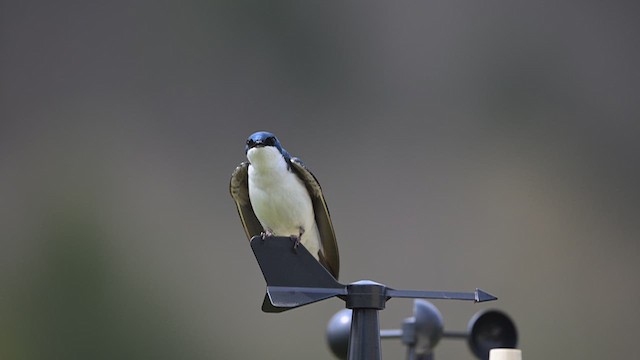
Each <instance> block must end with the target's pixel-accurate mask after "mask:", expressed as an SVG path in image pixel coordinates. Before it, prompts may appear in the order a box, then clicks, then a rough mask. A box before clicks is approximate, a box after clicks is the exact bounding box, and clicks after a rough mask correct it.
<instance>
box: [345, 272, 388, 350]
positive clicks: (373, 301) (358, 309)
mask: <svg viewBox="0 0 640 360" xmlns="http://www.w3.org/2000/svg"><path fill="white" fill-rule="evenodd" d="M386 291H387V287H386V286H384V285H382V284H378V283H376V282H373V281H369V280H362V281H357V282H355V283H352V284H349V285H347V295H346V296H344V300H345V302H346V307H347V308H348V309H351V310H353V313H352V318H351V334H350V336H349V360H369V359H371V360H380V359H382V352H381V349H380V321H379V320H378V310H382V309H384V306H385V303H386V301H387V296H386Z"/></svg>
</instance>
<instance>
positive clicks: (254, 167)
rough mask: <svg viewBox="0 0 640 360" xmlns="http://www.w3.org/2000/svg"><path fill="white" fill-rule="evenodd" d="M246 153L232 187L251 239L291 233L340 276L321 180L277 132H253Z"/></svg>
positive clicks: (231, 184)
mask: <svg viewBox="0 0 640 360" xmlns="http://www.w3.org/2000/svg"><path fill="white" fill-rule="evenodd" d="M245 153H246V155H247V159H248V160H249V161H248V162H243V163H241V164H240V166H238V167H237V168H236V169H235V171H234V172H233V175H232V176H231V183H230V184H229V190H230V192H231V196H232V197H233V200H235V202H236V206H237V207H238V214H239V215H240V220H241V221H242V226H243V227H244V230H245V233H246V235H247V238H249V239H251V238H252V237H253V236H256V235H262V236H263V237H265V236H289V237H291V239H292V241H293V243H294V245H293V246H294V247H295V246H297V245H298V244H300V243H302V244H303V245H304V247H305V248H306V249H307V250H308V251H309V252H310V253H311V255H313V256H314V257H315V258H316V260H318V261H319V262H320V263H321V264H322V266H324V268H325V269H327V270H328V271H329V272H330V273H331V275H333V277H334V278H336V279H337V278H338V273H339V271H340V257H339V255H338V244H337V242H336V236H335V233H334V231H333V225H332V224H331V217H330V216H329V209H328V208H327V204H326V202H325V200H324V196H323V195H322V189H321V188H320V184H319V183H318V180H317V179H316V178H315V176H313V174H312V173H311V171H309V169H307V167H306V166H305V165H304V164H303V163H302V161H301V160H300V159H298V158H295V157H291V155H289V153H288V152H287V151H286V150H285V149H284V148H283V147H282V145H281V144H280V141H279V140H278V138H277V137H276V136H275V135H273V134H272V133H269V132H266V131H259V132H256V133H254V134H252V135H251V136H249V138H248V139H247V142H246V146H245Z"/></svg>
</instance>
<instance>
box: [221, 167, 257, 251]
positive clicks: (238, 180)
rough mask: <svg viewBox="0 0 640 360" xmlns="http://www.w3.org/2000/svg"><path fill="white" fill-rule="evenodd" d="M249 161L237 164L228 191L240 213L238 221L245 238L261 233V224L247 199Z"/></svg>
mask: <svg viewBox="0 0 640 360" xmlns="http://www.w3.org/2000/svg"><path fill="white" fill-rule="evenodd" d="M248 169H249V163H248V162H243V163H242V164H240V166H238V167H237V168H236V169H235V170H234V171H233V174H232V175H231V181H230V183H229V192H230V193H231V197H232V198H233V200H234V201H235V202H236V206H237V208H238V214H239V215H240V221H242V226H243V227H244V232H245V233H246V235H247V239H249V240H251V238H252V237H253V236H255V235H260V233H262V231H263V229H262V224H260V221H259V220H258V217H257V216H256V214H255V213H254V212H253V207H251V201H250V200H249V172H248Z"/></svg>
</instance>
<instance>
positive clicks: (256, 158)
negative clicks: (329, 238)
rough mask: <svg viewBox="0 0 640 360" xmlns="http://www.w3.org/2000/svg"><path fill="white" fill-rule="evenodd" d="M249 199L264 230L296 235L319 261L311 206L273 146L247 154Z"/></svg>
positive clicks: (284, 234)
mask: <svg viewBox="0 0 640 360" xmlns="http://www.w3.org/2000/svg"><path fill="white" fill-rule="evenodd" d="M247 157H248V158H249V162H250V163H251V165H250V166H249V198H250V200H251V206H252V207H253V211H254V212H255V214H256V216H257V217H258V220H259V221H260V223H261V224H262V227H263V228H264V229H265V230H267V229H268V230H270V231H271V232H272V233H273V234H274V235H278V236H291V235H293V236H298V235H299V234H300V229H301V228H302V229H304V233H303V234H302V236H301V237H300V241H301V242H302V244H303V245H304V246H305V247H306V248H307V250H309V252H310V253H311V254H312V255H313V256H314V257H316V258H318V251H319V250H320V236H319V233H318V228H317V226H316V223H315V216H314V213H313V205H312V202H311V198H310V197H309V193H308V192H307V189H306V187H305V185H304V183H303V182H302V180H300V178H299V177H298V176H297V175H296V174H294V173H292V172H290V171H289V170H288V169H287V163H286V161H285V159H284V157H283V156H282V154H280V151H279V150H278V149H276V148H275V147H273V146H266V147H260V148H252V149H249V151H248V152H247Z"/></svg>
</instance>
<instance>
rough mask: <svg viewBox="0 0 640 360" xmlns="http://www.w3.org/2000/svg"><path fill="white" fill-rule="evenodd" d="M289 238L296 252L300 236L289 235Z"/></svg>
mask: <svg viewBox="0 0 640 360" xmlns="http://www.w3.org/2000/svg"><path fill="white" fill-rule="evenodd" d="M289 239H291V241H293V252H294V253H296V254H297V253H298V246H300V236H295V235H291V236H289Z"/></svg>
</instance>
